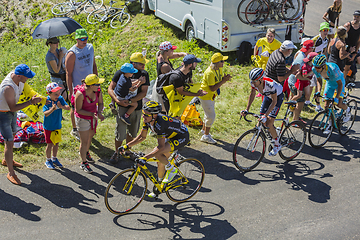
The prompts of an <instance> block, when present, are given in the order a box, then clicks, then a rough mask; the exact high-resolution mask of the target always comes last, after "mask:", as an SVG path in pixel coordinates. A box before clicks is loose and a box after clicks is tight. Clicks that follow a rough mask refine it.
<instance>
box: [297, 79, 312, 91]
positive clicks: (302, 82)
mask: <svg viewBox="0 0 360 240" xmlns="http://www.w3.org/2000/svg"><path fill="white" fill-rule="evenodd" d="M309 85H310V80H299V79H298V80H297V81H296V83H295V87H296V89H297V90H299V91H304V88H306V87H307V86H309Z"/></svg>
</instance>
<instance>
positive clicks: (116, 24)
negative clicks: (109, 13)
mask: <svg viewBox="0 0 360 240" xmlns="http://www.w3.org/2000/svg"><path fill="white" fill-rule="evenodd" d="M129 21H130V14H128V13H124V12H121V13H119V14H118V15H116V16H115V17H113V19H111V22H110V27H112V28H121V27H124V26H125V25H126V24H127V23H128V22H129Z"/></svg>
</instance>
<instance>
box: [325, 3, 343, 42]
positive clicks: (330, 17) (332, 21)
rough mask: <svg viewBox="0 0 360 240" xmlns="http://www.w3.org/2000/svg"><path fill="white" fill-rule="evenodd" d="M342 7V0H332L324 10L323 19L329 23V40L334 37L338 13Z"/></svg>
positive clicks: (337, 24) (338, 17)
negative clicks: (331, 3)
mask: <svg viewBox="0 0 360 240" xmlns="http://www.w3.org/2000/svg"><path fill="white" fill-rule="evenodd" d="M341 8H342V0H334V3H333V5H331V6H330V7H329V8H328V9H327V10H326V12H325V14H324V16H323V19H324V20H325V21H326V22H328V23H329V35H328V36H329V40H331V39H332V38H334V34H335V31H336V28H337V27H338V26H339V19H340V13H341Z"/></svg>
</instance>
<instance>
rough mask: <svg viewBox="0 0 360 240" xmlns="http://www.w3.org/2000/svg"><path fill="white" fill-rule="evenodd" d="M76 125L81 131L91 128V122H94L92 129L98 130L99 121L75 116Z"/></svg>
mask: <svg viewBox="0 0 360 240" xmlns="http://www.w3.org/2000/svg"><path fill="white" fill-rule="evenodd" d="M75 123H76V127H77V129H78V131H79V132H85V131H88V130H90V129H91V124H93V127H92V129H94V131H95V132H96V127H97V121H94V120H93V121H91V120H90V119H83V118H79V117H77V116H75Z"/></svg>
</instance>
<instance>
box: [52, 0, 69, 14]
mask: <svg viewBox="0 0 360 240" xmlns="http://www.w3.org/2000/svg"><path fill="white" fill-rule="evenodd" d="M71 10H72V7H71V5H70V3H68V2H65V3H59V4H56V5H54V6H53V7H52V8H51V12H52V13H53V14H54V15H57V16H62V15H66V14H68V13H69V12H70V11H71Z"/></svg>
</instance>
